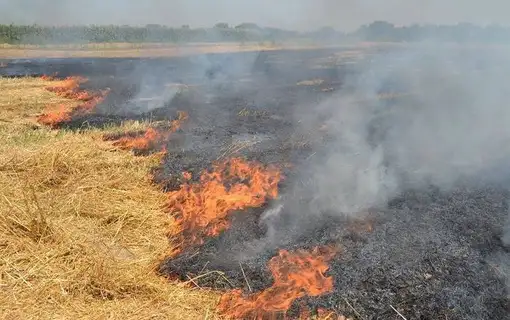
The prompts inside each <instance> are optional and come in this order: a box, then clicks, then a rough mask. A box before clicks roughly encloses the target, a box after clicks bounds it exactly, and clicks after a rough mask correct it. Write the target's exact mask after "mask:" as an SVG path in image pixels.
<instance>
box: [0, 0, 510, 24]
mask: <svg viewBox="0 0 510 320" xmlns="http://www.w3.org/2000/svg"><path fill="white" fill-rule="evenodd" d="M509 12H510V1H509V0H484V1H482V0H81V1H79V0H0V23H11V22H12V23H25V24H32V23H38V24H52V25H56V24H67V25H76V24H129V25H145V24H148V23H157V24H164V25H169V26H180V25H183V24H189V25H191V26H192V27H209V26H212V25H214V24H215V23H216V22H228V23H230V24H239V23H241V22H254V23H257V24H259V25H262V26H273V27H282V28H288V29H295V30H307V29H316V28H319V27H323V26H332V27H334V28H336V29H339V30H344V31H351V30H353V29H356V28H357V27H359V26H360V25H362V24H365V23H369V22H372V21H374V20H386V21H389V22H392V23H395V24H397V25H402V24H412V23H440V24H455V23H458V22H472V23H476V24H482V25H485V24H490V23H499V24H502V25H510V14H509Z"/></svg>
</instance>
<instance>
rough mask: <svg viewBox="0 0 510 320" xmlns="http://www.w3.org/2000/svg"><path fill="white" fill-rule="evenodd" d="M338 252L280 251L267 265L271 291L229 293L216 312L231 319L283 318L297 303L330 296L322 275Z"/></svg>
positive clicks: (330, 280) (326, 249) (331, 249)
mask: <svg viewBox="0 0 510 320" xmlns="http://www.w3.org/2000/svg"><path fill="white" fill-rule="evenodd" d="M337 252H338V248H335V247H321V248H319V247H317V248H314V249H313V250H311V251H310V252H308V251H305V250H297V251H295V252H292V253H291V252H289V251H287V250H280V252H279V254H278V256H276V257H273V258H272V259H271V260H270V261H269V263H268V267H269V270H270V271H271V274H272V275H273V279H274V283H273V285H272V286H271V287H270V288H268V289H265V290H264V291H262V292H260V293H257V294H253V295H249V296H245V295H243V293H242V291H241V290H233V291H231V292H228V293H226V294H224V295H223V296H222V297H221V299H220V302H219V304H218V311H219V312H220V314H222V315H224V316H225V317H227V318H230V319H271V318H276V317H277V316H278V315H282V314H284V313H285V312H286V311H287V310H289V308H290V307H291V305H292V303H293V302H294V301H295V300H296V299H299V298H302V297H304V296H319V295H322V294H325V293H328V292H331V291H332V290H333V278H332V277H327V276H325V275H324V273H325V272H326V271H327V270H328V268H329V267H328V264H327V263H328V262H329V261H330V260H331V259H332V258H333V257H334V256H335V255H336V253H337ZM306 312H307V311H306V310H305V311H304V313H303V315H304V314H305V313H306Z"/></svg>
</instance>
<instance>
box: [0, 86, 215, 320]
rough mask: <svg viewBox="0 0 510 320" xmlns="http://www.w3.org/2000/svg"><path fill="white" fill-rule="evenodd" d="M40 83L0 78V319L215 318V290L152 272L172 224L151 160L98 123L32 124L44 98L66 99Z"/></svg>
mask: <svg viewBox="0 0 510 320" xmlns="http://www.w3.org/2000/svg"><path fill="white" fill-rule="evenodd" d="M47 85H48V83H47V82H46V81H43V80H41V79H38V78H19V79H6V78H2V79H0V91H1V92H2V95H1V96H0V239H1V240H0V314H1V315H2V316H1V317H0V318H2V319H72V318H79V319H148V318H151V319H214V318H215V315H214V308H215V305H216V301H217V295H215V294H213V293H209V292H208V291H205V290H193V289H187V288H183V287H182V286H179V285H178V284H176V283H169V282H168V281H166V280H165V279H163V278H161V277H159V276H157V275H156V274H155V272H153V270H154V268H155V265H156V264H157V262H158V261H159V260H160V258H161V256H162V255H164V253H165V252H167V250H169V249H170V247H169V243H168V240H167V239H166V237H165V231H167V229H168V228H170V227H171V223H172V222H171V220H170V218H169V217H167V216H166V215H164V214H163V213H162V210H161V206H162V205H163V203H164V200H165V197H164V194H163V193H162V192H161V191H160V190H159V189H158V188H157V187H155V186H154V185H153V184H152V183H151V181H150V177H149V175H148V172H149V168H150V167H152V166H154V165H155V163H157V161H158V159H157V158H156V157H152V158H151V157H144V158H141V157H135V156H133V155H132V154H131V153H129V152H124V151H120V150H117V149H115V148H114V147H112V146H111V145H110V144H109V143H108V142H103V141H102V139H101V135H102V132H100V131H99V130H91V131H88V132H86V133H82V134H78V133H73V132H70V131H65V130H59V131H51V130H49V129H46V128H39V129H37V130H36V126H37V125H36V124H35V122H34V121H33V120H32V117H33V116H34V115H36V114H38V113H40V112H41V111H42V110H43V109H44V108H45V106H46V105H48V104H56V103H74V102H72V101H70V100H67V99H64V98H59V97H57V96H56V95H55V94H53V93H51V92H48V91H47V90H45V89H44V88H45V86H47ZM146 126H147V123H143V122H131V123H126V124H124V127H122V128H120V127H110V128H108V129H107V130H109V131H116V130H124V129H133V128H134V129H136V128H140V129H143V128H144V127H146Z"/></svg>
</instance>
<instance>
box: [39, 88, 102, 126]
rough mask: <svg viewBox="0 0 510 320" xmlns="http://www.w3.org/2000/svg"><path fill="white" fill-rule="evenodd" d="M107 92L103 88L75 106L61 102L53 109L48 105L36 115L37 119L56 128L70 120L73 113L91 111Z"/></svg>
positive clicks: (81, 113)
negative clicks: (41, 112)
mask: <svg viewBox="0 0 510 320" xmlns="http://www.w3.org/2000/svg"><path fill="white" fill-rule="evenodd" d="M108 92H109V90H103V91H101V92H100V93H98V94H96V95H95V96H93V97H92V98H91V99H88V100H87V101H85V102H83V103H81V104H79V105H77V106H70V105H65V104H62V105H59V106H58V107H57V108H56V110H54V109H55V107H48V108H47V111H46V112H45V113H43V114H42V115H40V116H38V117H37V121H38V122H39V123H42V124H44V125H47V126H50V127H52V128H56V127H57V126H58V125H59V124H60V123H62V122H64V121H69V120H71V118H72V116H73V115H84V114H88V113H90V112H92V111H93V110H94V108H95V107H96V106H97V105H98V104H99V103H101V102H103V101H104V99H105V98H106V95H107V94H108Z"/></svg>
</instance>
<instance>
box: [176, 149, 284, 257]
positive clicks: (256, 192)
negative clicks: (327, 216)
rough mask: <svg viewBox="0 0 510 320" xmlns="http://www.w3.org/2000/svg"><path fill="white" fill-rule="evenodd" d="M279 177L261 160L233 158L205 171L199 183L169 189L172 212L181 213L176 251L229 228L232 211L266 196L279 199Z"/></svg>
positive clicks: (188, 176)
mask: <svg viewBox="0 0 510 320" xmlns="http://www.w3.org/2000/svg"><path fill="white" fill-rule="evenodd" d="M183 176H184V179H185V180H190V179H191V178H192V176H191V174H190V173H188V172H185V173H183ZM280 179H281V175H280V171H279V170H278V169H277V168H275V167H272V166H269V167H267V168H264V167H263V166H262V165H261V164H259V163H256V162H245V161H243V160H242V159H238V158H234V159H231V160H230V161H225V162H222V163H216V164H214V165H213V168H212V170H211V171H204V172H202V174H201V177H200V182H199V183H196V184H191V183H189V181H186V182H185V183H184V184H183V185H181V187H180V189H179V190H177V191H173V192H170V193H169V195H168V198H169V203H168V208H170V209H171V210H170V211H171V213H179V216H178V217H177V219H176V220H177V221H176V229H175V231H174V232H173V234H172V235H174V236H178V237H179V238H180V240H181V244H180V246H179V249H177V250H176V251H175V252H174V254H176V253H178V252H179V250H180V249H182V247H186V246H190V245H198V244H201V243H203V237H208V236H215V235H218V234H220V233H221V232H222V231H224V230H226V229H227V228H228V227H229V226H230V222H229V221H228V220H227V218H228V215H229V213H230V212H232V211H233V210H240V209H244V208H247V207H259V206H261V205H263V204H264V203H265V202H266V200H267V198H276V197H277V196H278V182H279V181H280ZM226 184H228V187H227V186H226Z"/></svg>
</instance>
